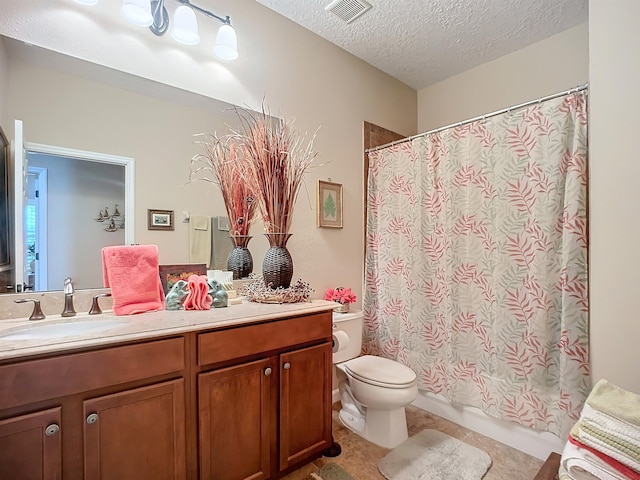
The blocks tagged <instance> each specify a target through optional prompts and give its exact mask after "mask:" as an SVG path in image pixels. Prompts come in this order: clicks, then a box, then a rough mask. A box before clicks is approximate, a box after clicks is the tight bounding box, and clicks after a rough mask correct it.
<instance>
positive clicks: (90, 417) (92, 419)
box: [87, 413, 100, 425]
mask: <svg viewBox="0 0 640 480" xmlns="http://www.w3.org/2000/svg"><path fill="white" fill-rule="evenodd" d="M98 418H100V417H98V414H97V413H91V414H89V415H88V416H87V423H88V424H89V425H91V424H92V423H96V422H97V421H98Z"/></svg>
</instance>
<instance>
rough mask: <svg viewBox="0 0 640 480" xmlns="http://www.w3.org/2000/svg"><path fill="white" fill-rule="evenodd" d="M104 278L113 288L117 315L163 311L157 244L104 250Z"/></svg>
mask: <svg viewBox="0 0 640 480" xmlns="http://www.w3.org/2000/svg"><path fill="white" fill-rule="evenodd" d="M102 279H103V281H104V286H105V287H110V288H111V296H112V297H113V311H114V313H115V314H116V315H131V314H134V313H143V312H152V311H155V310H163V309H164V307H165V301H164V291H163V290H162V282H160V273H159V270H158V247H157V246H156V245H131V246H128V245H122V246H116V247H104V248H103V249H102Z"/></svg>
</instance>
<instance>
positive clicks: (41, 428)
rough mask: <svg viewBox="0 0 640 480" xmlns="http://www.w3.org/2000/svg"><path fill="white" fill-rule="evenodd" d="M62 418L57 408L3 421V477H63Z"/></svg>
mask: <svg viewBox="0 0 640 480" xmlns="http://www.w3.org/2000/svg"><path fill="white" fill-rule="evenodd" d="M61 418H62V414H61V409H60V408H59V407H58V408H50V409H48V410H43V411H40V412H35V413H30V414H27V415H20V416H16V417H13V418H8V419H6V420H0V478H15V479H21V480H40V479H42V480H59V479H61V478H62V442H61V433H60V423H61ZM5 475H6V477H5Z"/></svg>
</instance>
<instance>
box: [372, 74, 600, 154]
mask: <svg viewBox="0 0 640 480" xmlns="http://www.w3.org/2000/svg"><path fill="white" fill-rule="evenodd" d="M588 87H589V84H588V83H585V84H584V85H580V86H579V87H574V88H571V89H569V90H565V91H564V92H560V93H554V94H552V95H548V96H546V97H541V98H538V99H537V100H530V101H528V102H525V103H521V104H519V105H513V106H511V107H507V108H503V109H502V110H497V111H495V112H491V113H487V114H486V115H479V116H477V117H473V118H470V119H468V120H464V121H462V122H456V123H452V124H450V125H446V126H444V127H440V128H435V129H433V130H429V131H428V132H423V133H418V134H417V135H413V136H411V137H407V138H403V139H401V140H396V141H394V142H389V143H385V144H384V145H379V146H377V147H372V148H367V149H366V150H365V153H369V152H375V151H376V150H382V149H383V148H387V147H391V146H393V145H398V144H399V143H404V142H409V141H411V140H413V139H415V138H420V137H424V136H425V135H429V134H431V133H437V132H441V131H443V130H447V129H448V128H453V127H460V126H462V125H466V124H467V123H472V122H476V121H478V120H484V119H485V118H489V117H494V116H496V115H500V114H502V113H506V112H511V111H513V110H518V109H520V108H524V107H528V106H529V105H533V104H535V103H540V102H545V101H547V100H553V99H554V98H558V97H563V96H565V95H571V94H572V93H577V92H581V91H582V90H586V89H587V88H588Z"/></svg>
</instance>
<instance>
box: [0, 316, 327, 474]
mask: <svg viewBox="0 0 640 480" xmlns="http://www.w3.org/2000/svg"><path fill="white" fill-rule="evenodd" d="M331 323H332V319H331V312H330V311H327V312H323V313H314V314H307V315H299V316H293V317H290V318H287V317H284V315H283V316H282V317H280V318H276V319H273V320H270V321H263V322H256V323H251V324H244V325H238V326H230V327H228V328H221V329H217V330H211V331H206V332H198V331H195V332H186V333H184V334H182V335H174V336H169V337H164V338H160V339H155V340H147V341H140V342H138V343H133V342H132V343H127V344H121V345H116V346H110V347H96V348H94V349H88V350H86V351H76V352H75V353H73V352H70V353H61V354H58V355H53V354H49V356H46V357H39V358H38V357H32V358H23V359H16V360H13V361H11V360H5V361H3V362H0V480H4V479H5V478H6V479H11V480H13V479H20V480H60V479H64V480H82V479H91V480H116V479H117V480H140V479H153V480H165V479H166V480H182V479H189V480H196V479H197V478H199V479H201V480H241V479H249V478H251V479H254V480H259V479H276V478H280V477H282V476H284V475H285V474H287V473H289V472H290V471H292V470H293V469H295V468H298V467H300V466H301V465H303V464H304V463H306V462H309V461H311V460H313V459H314V458H317V457H319V456H320V455H321V452H322V451H323V450H325V449H326V448H328V447H330V446H331V441H332V440H331V354H332V349H331Z"/></svg>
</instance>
